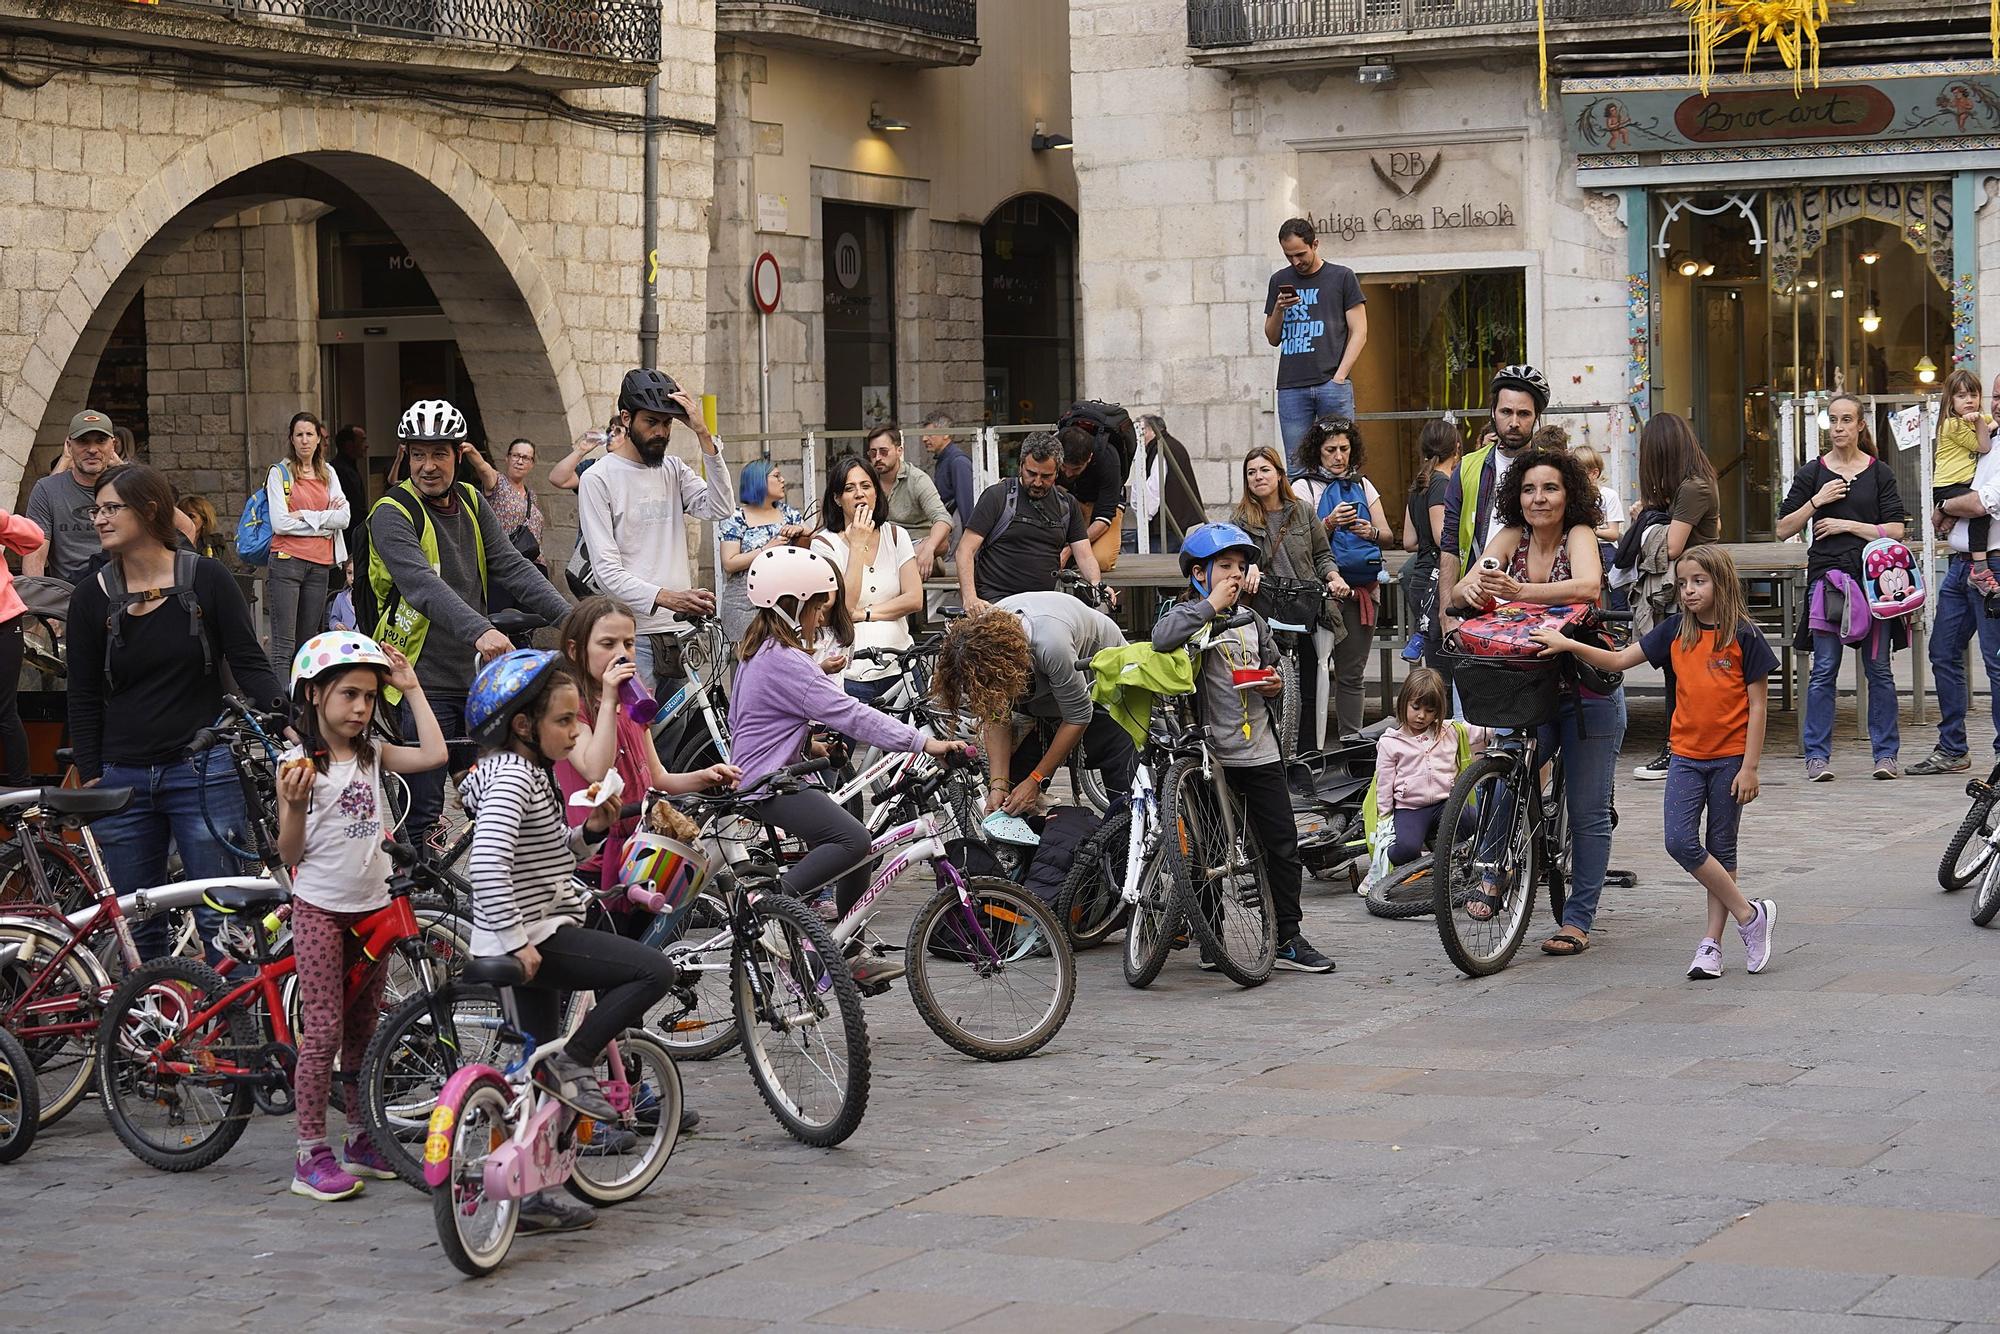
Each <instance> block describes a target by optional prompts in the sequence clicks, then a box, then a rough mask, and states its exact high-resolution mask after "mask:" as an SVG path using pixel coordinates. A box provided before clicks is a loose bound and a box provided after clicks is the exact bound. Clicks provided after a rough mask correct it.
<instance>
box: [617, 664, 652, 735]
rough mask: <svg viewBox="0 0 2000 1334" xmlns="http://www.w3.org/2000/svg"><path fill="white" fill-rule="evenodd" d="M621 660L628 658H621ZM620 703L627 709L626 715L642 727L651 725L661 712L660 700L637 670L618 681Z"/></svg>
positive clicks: (620, 705)
mask: <svg viewBox="0 0 2000 1334" xmlns="http://www.w3.org/2000/svg"><path fill="white" fill-rule="evenodd" d="M619 661H620V662H624V661H627V659H624V658H620V659H619ZM618 704H619V707H621V708H622V709H624V710H625V716H626V717H627V718H630V719H631V720H632V721H633V722H635V723H637V724H639V726H641V727H645V726H648V725H650V724H651V723H652V721H653V719H654V718H656V717H657V716H659V712H660V701H658V700H656V699H654V698H653V696H652V693H651V692H650V691H648V690H647V689H646V683H645V682H644V681H641V680H640V679H639V674H638V673H637V672H634V673H633V674H632V675H630V676H628V677H626V678H625V679H624V680H623V681H620V682H619V683H618Z"/></svg>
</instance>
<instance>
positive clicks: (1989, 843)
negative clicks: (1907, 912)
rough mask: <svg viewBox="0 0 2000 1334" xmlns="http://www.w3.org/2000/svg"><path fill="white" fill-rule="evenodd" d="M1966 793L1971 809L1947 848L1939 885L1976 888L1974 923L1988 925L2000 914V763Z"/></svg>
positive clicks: (1949, 888) (1967, 787)
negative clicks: (1970, 800) (1972, 886)
mask: <svg viewBox="0 0 2000 1334" xmlns="http://www.w3.org/2000/svg"><path fill="white" fill-rule="evenodd" d="M1965 794H1966V795H1967V796H1968V797H1971V798H1972V808H1971V809H1970V810H1968V811H1966V813H1965V818H1964V819H1963V820H1961V821H1960V822H1959V826H1958V829H1957V830H1956V831H1955V832H1954V833H1953V834H1952V836H1951V842H1950V843H1948V844H1947V845H1946V846H1945V850H1944V858H1943V859H1942V860H1941V861H1939V862H1938V884H1939V885H1940V886H1942V887H1943V888H1944V890H1945V892H1946V893H1954V892H1956V891H1958V890H1961V889H1964V888H1966V887H1967V886H1970V885H1977V886H1978V888H1977V890H1976V891H1975V892H1974V894H1973V896H1972V924H1973V925H1974V926H1988V925H1991V924H1992V921H1993V919H1994V917H1995V916H1996V915H2000V764H1996V765H1994V766H1993V772H1992V773H1990V774H1988V775H1987V776H1986V777H1985V779H1983V780H1981V779H1978V778H1974V779H1972V780H1971V781H1969V782H1967V783H1966V785H1965Z"/></svg>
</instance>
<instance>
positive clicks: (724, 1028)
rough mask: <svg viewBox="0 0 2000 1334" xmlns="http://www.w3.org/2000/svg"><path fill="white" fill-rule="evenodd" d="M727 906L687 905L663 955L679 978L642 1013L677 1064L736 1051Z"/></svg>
mask: <svg viewBox="0 0 2000 1334" xmlns="http://www.w3.org/2000/svg"><path fill="white" fill-rule="evenodd" d="M730 944H731V938H730V933H729V905H728V904H726V903H724V902H723V901H722V900H721V899H719V898H717V897H716V896H715V895H713V894H703V895H701V896H700V897H698V898H696V899H695V901H694V902H693V903H691V904H689V905H688V910H687V916H686V917H685V918H683V919H682V922H681V938H680V939H679V940H676V941H674V942H673V943H672V944H670V945H668V946H667V947H666V948H665V950H663V951H662V952H663V953H664V954H665V955H666V956H667V957H668V958H669V959H672V960H673V961H674V966H675V967H676V968H678V969H679V970H680V978H679V980H678V981H676V982H675V984H674V989H673V990H672V991H669V992H668V993H667V994H666V997H665V998H664V999H663V1000H661V1002H660V1003H659V1004H658V1005H655V1006H654V1007H653V1008H652V1009H651V1010H649V1011H647V1013H646V1031H647V1032H648V1033H651V1034H652V1035H653V1036H654V1037H656V1038H658V1039H659V1040H660V1041H661V1042H663V1043H665V1044H666V1046H667V1050H668V1051H671V1052H672V1053H673V1054H674V1059H675V1060H677V1061H706V1060H708V1059H709V1058H710V1057H714V1056H720V1055H721V1054H722V1053H723V1052H726V1051H728V1050H729V1049H730V1048H731V1047H733V1046H735V1045H736V1043H737V1040H738V1036H739V1035H738V1033H737V1031H736V1007H735V1004H734V1002H733V1000H732V999H731V995H730V982H729V959H730V955H731V953H732V950H731V948H730Z"/></svg>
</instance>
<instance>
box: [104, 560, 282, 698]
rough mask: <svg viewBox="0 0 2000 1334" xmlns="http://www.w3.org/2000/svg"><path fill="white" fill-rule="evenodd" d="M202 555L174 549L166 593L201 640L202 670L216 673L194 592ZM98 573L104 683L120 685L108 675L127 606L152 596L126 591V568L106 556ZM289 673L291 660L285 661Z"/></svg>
mask: <svg viewBox="0 0 2000 1334" xmlns="http://www.w3.org/2000/svg"><path fill="white" fill-rule="evenodd" d="M200 559H201V558H200V557H198V556H196V555H195V554H194V552H192V551H189V550H188V549H186V548H185V547H183V548H181V549H179V550H177V551H175V552H174V584H173V587H172V588H169V589H168V590H167V592H166V596H167V597H170V598H173V599H174V600H175V601H177V602H179V603H180V604H181V610H182V611H185V612H186V613H187V618H188V633H189V634H190V635H193V636H194V637H195V638H196V639H197V640H199V641H200V643H201V674H202V675H203V676H213V675H215V645H214V643H213V642H211V641H210V639H209V637H208V624H207V622H206V620H205V619H204V618H203V616H202V611H201V600H200V599H199V598H197V597H196V596H195V592H194V574H195V566H196V563H197V562H198V561H199V560H200ZM98 577H99V578H100V579H101V581H102V583H103V586H104V597H105V600H106V601H107V602H108V603H109V604H110V607H109V609H108V611H107V612H106V614H105V617H104V684H105V688H106V689H107V690H112V691H116V690H118V689H120V688H121V687H120V683H119V682H118V681H117V680H116V679H115V678H114V677H113V676H112V675H111V655H112V652H113V651H114V650H116V649H119V648H122V647H124V644H125V618H126V614H127V612H128V610H129V609H130V608H131V606H132V605H133V604H134V603H136V602H149V601H151V600H152V595H151V593H150V592H148V593H144V594H133V593H130V592H127V591H126V588H125V572H124V570H122V569H121V568H120V567H119V565H118V562H117V561H115V560H107V561H106V562H104V565H103V566H102V567H101V569H100V571H99V575H98ZM285 670H286V672H287V673H288V674H289V672H290V670H291V664H290V663H287V664H285Z"/></svg>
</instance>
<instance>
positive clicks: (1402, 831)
mask: <svg viewBox="0 0 2000 1334" xmlns="http://www.w3.org/2000/svg"><path fill="white" fill-rule="evenodd" d="M1446 711H1447V705H1446V696H1445V689H1444V678H1443V677H1442V676H1440V675H1438V674H1437V673H1436V672H1434V671H1432V670H1431V669H1430V668H1428V667H1418V668H1416V669H1415V670H1413V671H1412V672H1411V673H1410V675H1409V678H1408V679H1407V680H1405V681H1404V682H1403V690H1402V693H1401V694H1399V695H1397V696H1396V725H1395V726H1394V727H1392V728H1390V729H1389V730H1388V731H1386V732H1384V733H1383V734H1382V739H1381V740H1380V741H1378V742H1377V743H1376V745H1375V801H1376V810H1377V813H1378V814H1379V815H1380V816H1381V817H1382V820H1383V822H1384V823H1388V822H1390V821H1393V822H1394V829H1395V833H1396V837H1395V841H1394V842H1393V843H1391V844H1390V845H1389V864H1390V865H1391V866H1403V865H1407V864H1408V863H1410V862H1413V861H1415V860H1416V859H1417V858H1418V857H1419V856H1420V855H1422V853H1423V850H1424V847H1425V845H1426V844H1428V843H1429V842H1430V839H1431V836H1432V835H1433V834H1435V833H1436V832H1437V823H1438V816H1439V815H1440V814H1442V813H1443V811H1444V803H1445V798H1446V797H1449V796H1450V795H1451V785H1452V783H1453V782H1455V781H1456V780H1457V778H1458V751H1459V738H1460V737H1461V736H1463V737H1464V739H1465V741H1466V742H1467V744H1468V745H1469V747H1470V749H1471V750H1472V751H1480V750H1484V749H1485V748H1486V743H1487V742H1488V741H1490V740H1491V739H1492V736H1493V734H1492V733H1491V732H1489V731H1487V730H1486V729H1485V728H1483V727H1472V726H1469V725H1468V724H1466V723H1462V722H1457V721H1447V720H1446V718H1445V713H1446Z"/></svg>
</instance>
